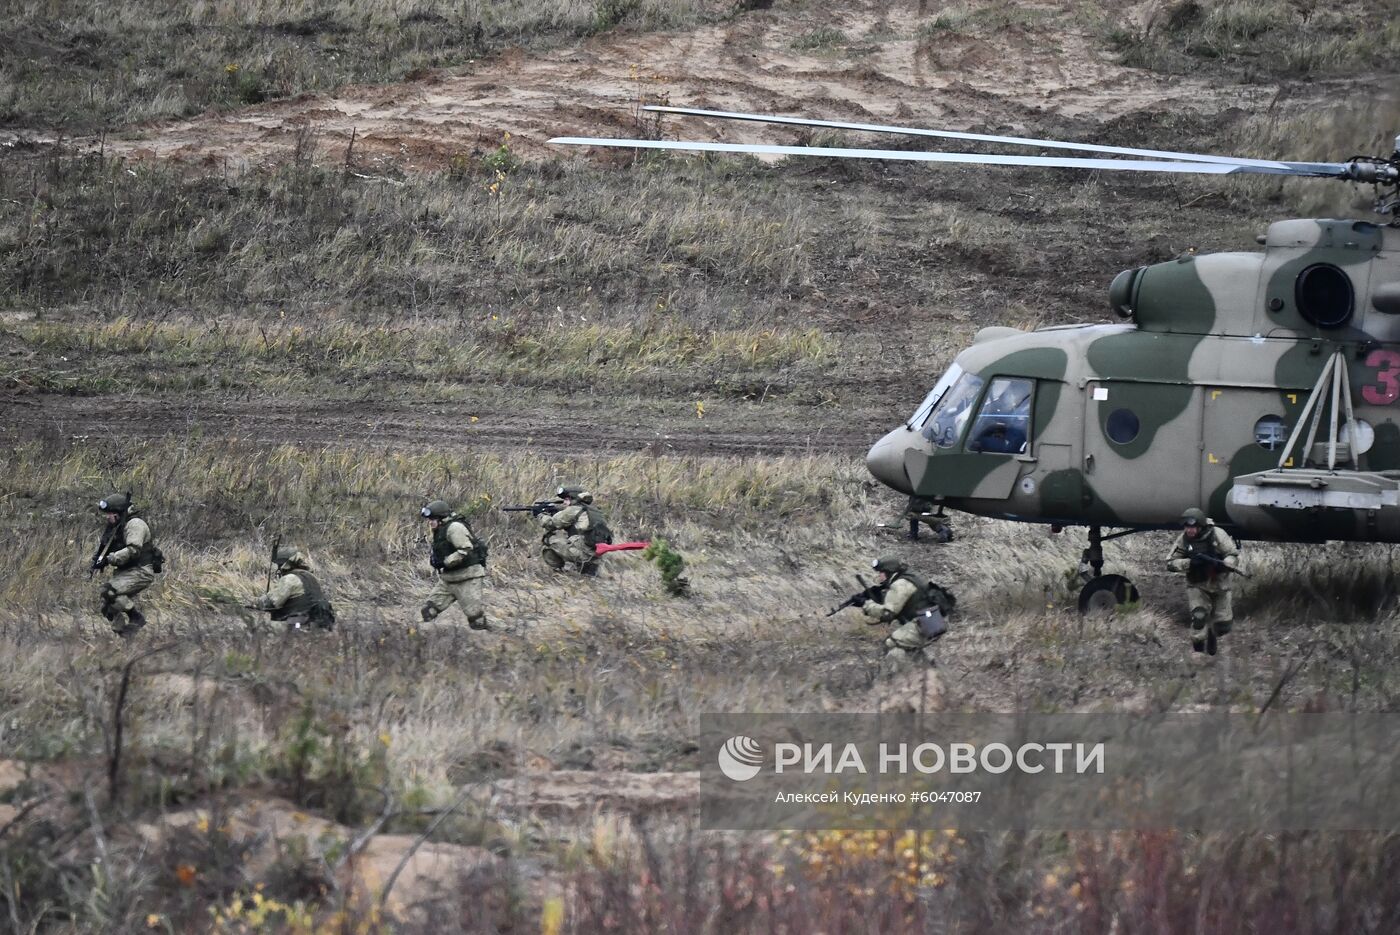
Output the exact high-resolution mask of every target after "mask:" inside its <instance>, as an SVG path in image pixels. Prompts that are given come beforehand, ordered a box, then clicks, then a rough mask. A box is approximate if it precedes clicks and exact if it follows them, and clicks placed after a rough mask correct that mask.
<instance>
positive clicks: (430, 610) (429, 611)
mask: <svg viewBox="0 0 1400 935" xmlns="http://www.w3.org/2000/svg"><path fill="white" fill-rule="evenodd" d="M419 613H421V614H422V616H423V622H424V623H427V622H428V621H429V620H432V619H433V618H434V617H436V616H437V615H438V612H437V609H436V608H434V607H433V606H432V605H431V604H425V605H423V609H422V610H421V611H419Z"/></svg>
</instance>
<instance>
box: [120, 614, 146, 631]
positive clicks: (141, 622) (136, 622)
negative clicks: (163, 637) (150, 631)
mask: <svg viewBox="0 0 1400 935" xmlns="http://www.w3.org/2000/svg"><path fill="white" fill-rule="evenodd" d="M145 625H146V615H145V614H143V613H141V611H139V610H136V609H135V608H132V609H131V610H128V611H127V612H126V625H125V626H123V627H118V628H117V636H133V635H135V633H136V631H137V630H139V629H141V628H142V627H144V626H145Z"/></svg>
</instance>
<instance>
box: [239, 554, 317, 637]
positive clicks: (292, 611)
mask: <svg viewBox="0 0 1400 935" xmlns="http://www.w3.org/2000/svg"><path fill="white" fill-rule="evenodd" d="M272 561H273V564H274V565H276V566H277V575H278V577H277V581H276V582H274V583H273V585H272V587H271V588H270V589H268V592H267V593H266V594H264V595H263V596H262V597H260V598H258V600H257V602H256V603H254V604H253V605H251V606H252V609H253V610H261V611H266V612H268V613H271V614H272V619H273V620H275V621H277V622H279V623H286V624H287V629H288V630H311V629H317V630H331V629H334V628H335V609H334V608H333V607H332V606H331V602H330V601H328V600H326V594H325V592H324V591H323V590H322V589H321V583H320V582H319V581H317V580H316V576H315V575H313V574H311V564H310V563H309V562H308V561H307V559H306V556H305V555H304V554H303V553H302V551H301V550H300V549H295V548H292V547H290V546H283V547H282V548H280V549H278V550H277V552H276V553H275V554H274V555H273V556H272Z"/></svg>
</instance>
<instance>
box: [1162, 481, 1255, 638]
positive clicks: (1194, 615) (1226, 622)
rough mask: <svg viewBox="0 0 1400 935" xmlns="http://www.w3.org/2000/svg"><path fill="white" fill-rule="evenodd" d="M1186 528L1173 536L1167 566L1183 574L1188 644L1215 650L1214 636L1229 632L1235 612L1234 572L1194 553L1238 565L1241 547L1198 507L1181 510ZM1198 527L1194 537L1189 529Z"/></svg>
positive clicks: (1229, 564)
mask: <svg viewBox="0 0 1400 935" xmlns="http://www.w3.org/2000/svg"><path fill="white" fill-rule="evenodd" d="M1182 522H1183V524H1184V525H1185V527H1186V528H1184V529H1183V530H1182V532H1181V535H1179V536H1177V537H1176V542H1174V543H1173V544H1172V550H1171V553H1170V554H1169V555H1168V556H1167V568H1168V569H1170V570H1171V571H1174V572H1177V573H1183V572H1184V573H1185V575H1186V603H1187V606H1188V607H1190V610H1191V647H1192V649H1194V650H1195V651H1196V652H1207V653H1209V654H1211V655H1214V654H1215V647H1216V638H1217V637H1221V636H1224V635H1225V634H1226V633H1229V632H1230V627H1231V625H1232V624H1233V623H1234V619H1235V614H1234V607H1233V602H1232V595H1231V589H1232V588H1233V586H1234V581H1233V580H1232V579H1233V578H1234V577H1235V576H1234V575H1233V574H1231V573H1230V572H1228V571H1225V570H1223V569H1221V568H1218V567H1214V566H1213V565H1212V563H1211V562H1209V561H1208V560H1205V559H1203V558H1196V557H1193V555H1204V556H1209V557H1211V558H1215V559H1219V560H1220V561H1222V562H1224V564H1225V565H1226V566H1228V567H1230V568H1237V567H1239V554H1240V550H1239V547H1238V546H1237V545H1235V540H1233V539H1231V538H1230V535H1229V534H1228V533H1227V532H1225V530H1223V529H1221V528H1220V527H1219V526H1216V525H1215V524H1214V523H1212V522H1211V521H1210V520H1209V519H1207V518H1206V515H1205V513H1203V512H1202V511H1201V510H1198V509H1190V510H1187V511H1186V512H1185V513H1183V514H1182ZM1193 529H1194V530H1197V532H1196V533H1195V535H1194V537H1188V533H1190V532H1192V530H1193Z"/></svg>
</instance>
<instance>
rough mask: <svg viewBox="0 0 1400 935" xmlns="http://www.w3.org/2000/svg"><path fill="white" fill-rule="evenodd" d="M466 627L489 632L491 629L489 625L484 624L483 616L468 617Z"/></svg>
mask: <svg viewBox="0 0 1400 935" xmlns="http://www.w3.org/2000/svg"><path fill="white" fill-rule="evenodd" d="M467 626H469V627H471V628H472V629H473V630H488V631H489V630H490V629H491V624H489V623H487V622H486V615H485V614H477V615H476V616H475V617H468V618H467Z"/></svg>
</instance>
